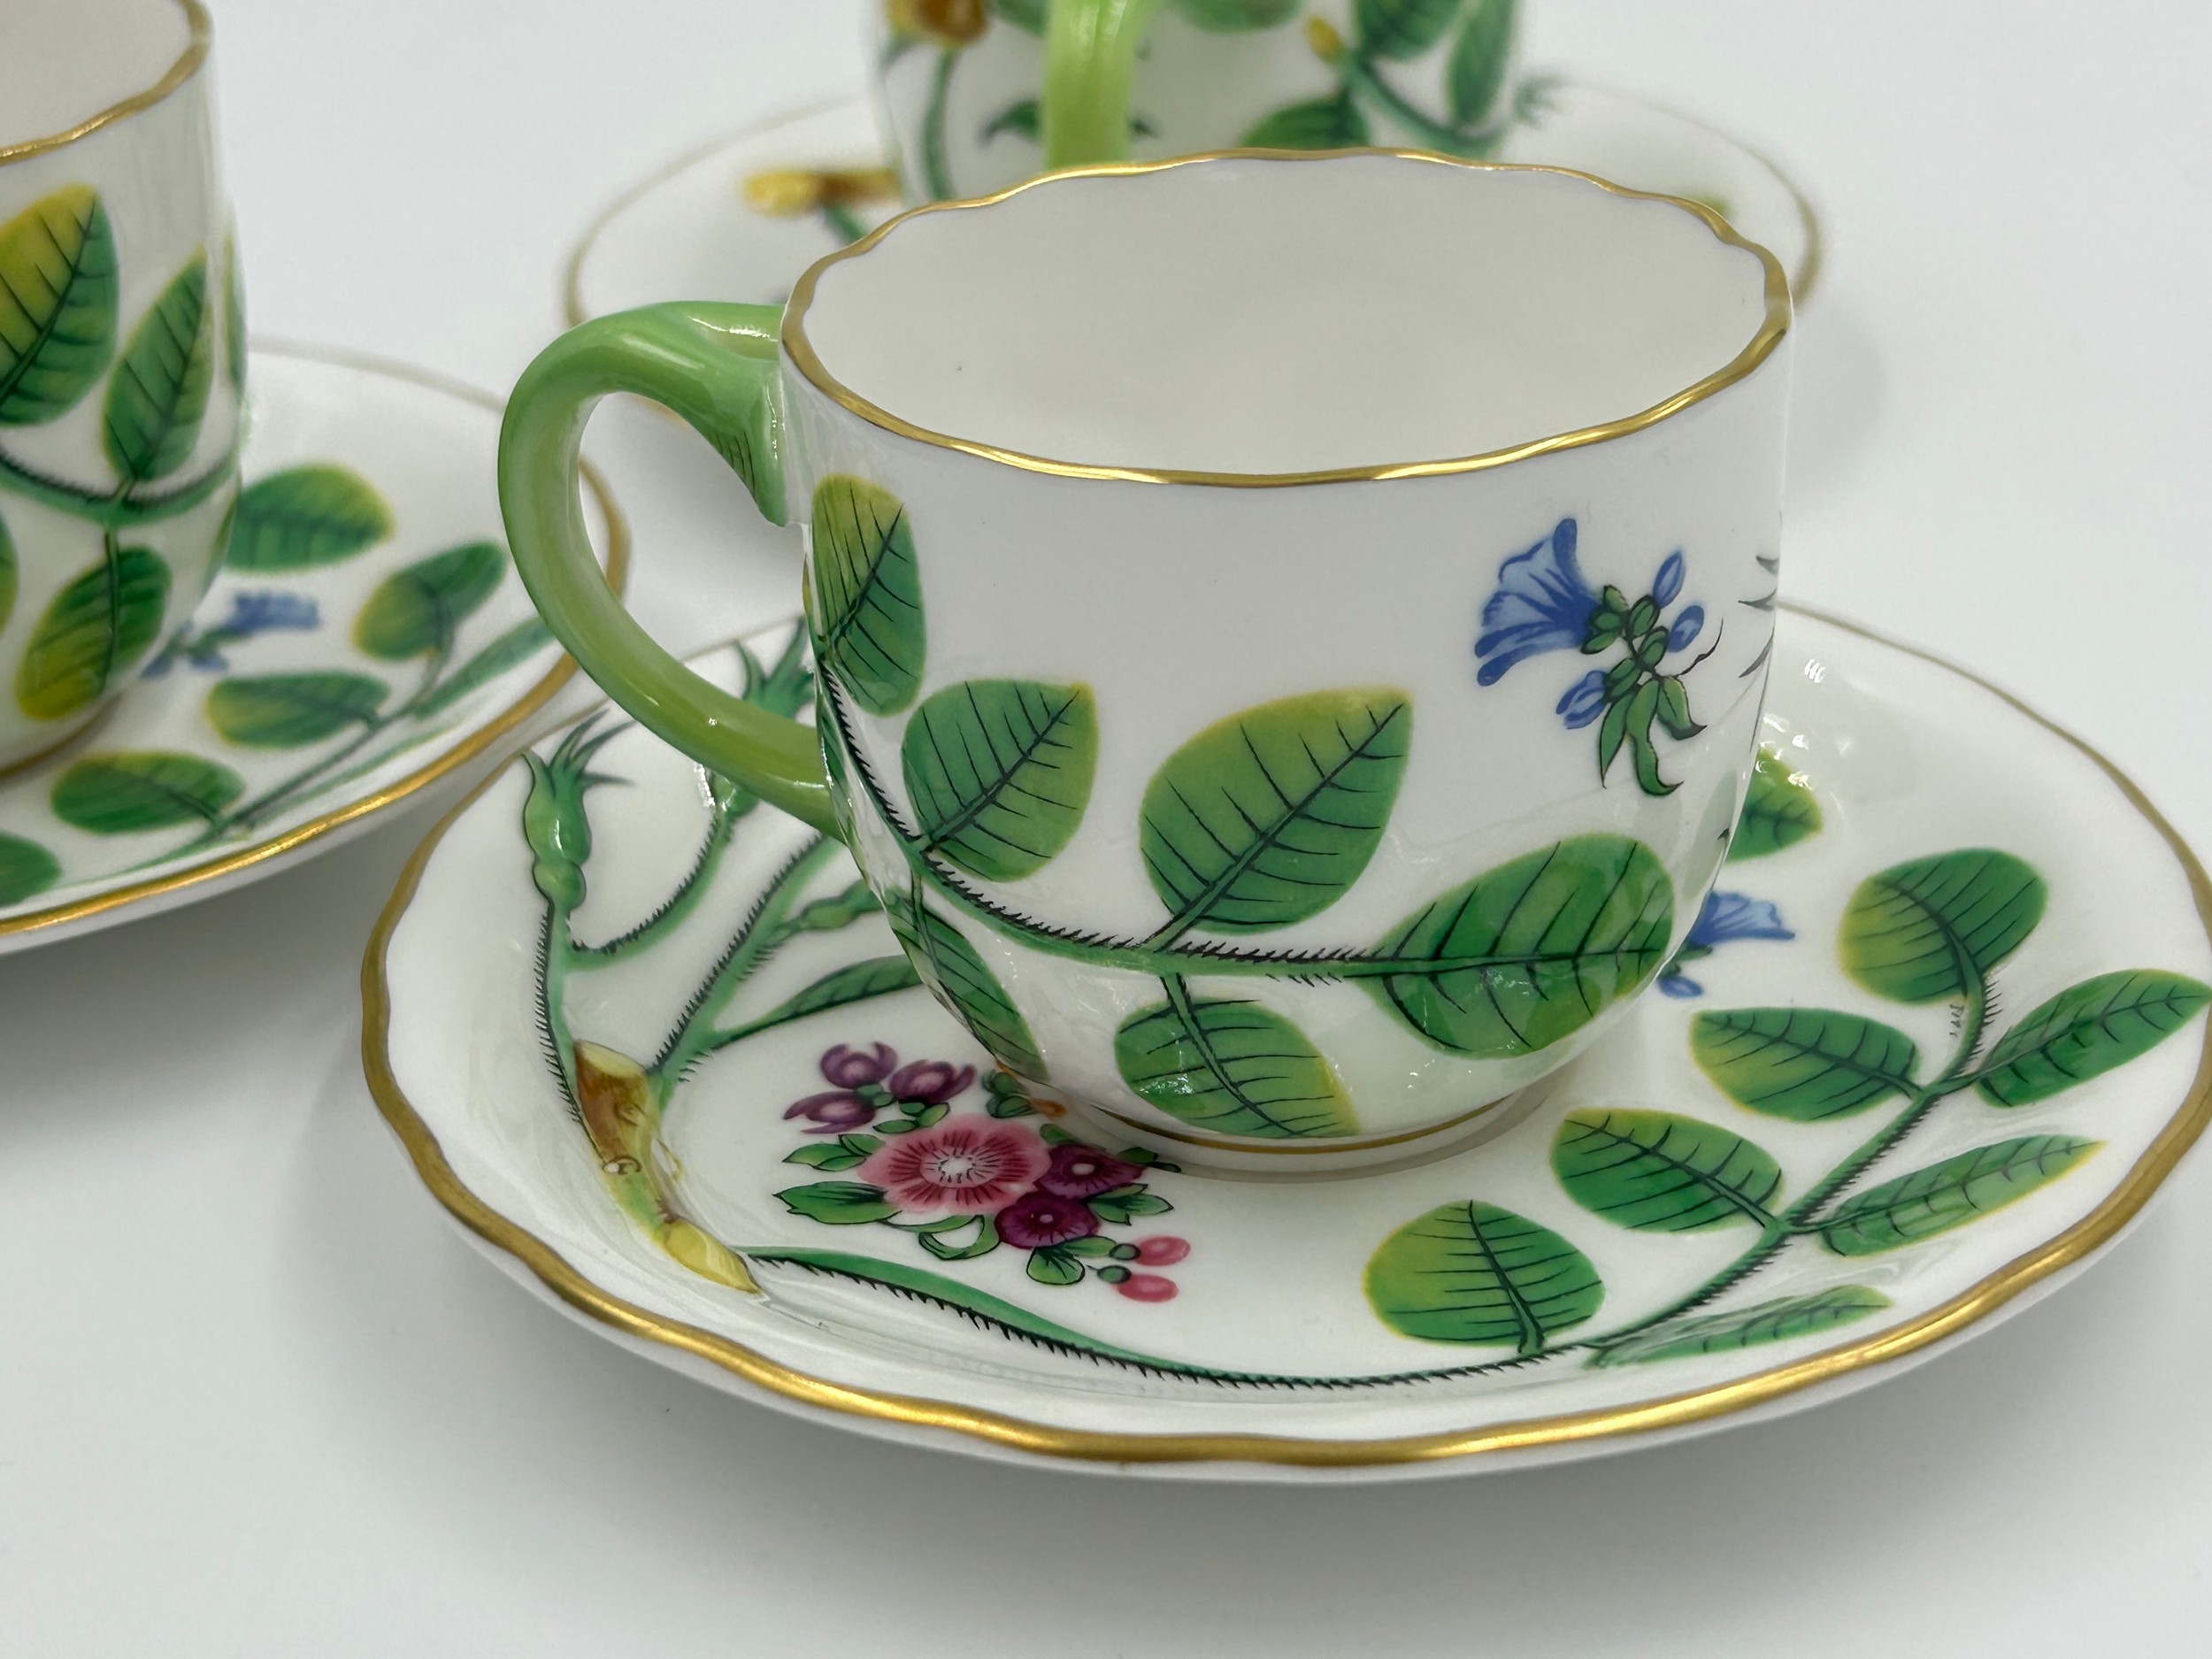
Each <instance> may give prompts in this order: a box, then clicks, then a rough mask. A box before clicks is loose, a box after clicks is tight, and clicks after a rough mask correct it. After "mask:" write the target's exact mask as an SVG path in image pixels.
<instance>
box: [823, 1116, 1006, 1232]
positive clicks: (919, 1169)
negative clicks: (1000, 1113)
mask: <svg viewBox="0 0 2212 1659" xmlns="http://www.w3.org/2000/svg"><path fill="white" fill-rule="evenodd" d="M1045 1164H1046V1158H1045V1146H1044V1142H1043V1141H1040V1140H1039V1139H1038V1138H1037V1132H1036V1131H1035V1130H1034V1129H1033V1128H1031V1127H1030V1126H1029V1125H1027V1124H1025V1123H1021V1122H1013V1123H1002V1122H1001V1121H999V1120H998V1119H996V1118H978V1117H966V1116H963V1117H958V1118H947V1119H946V1120H945V1121H944V1122H942V1123H940V1124H935V1125H932V1126H931V1127H929V1128H927V1129H917V1130H916V1131H914V1133H911V1134H904V1135H899V1136H897V1137H895V1139H893V1140H890V1141H886V1142H885V1143H884V1144H883V1145H882V1146H880V1147H879V1148H877V1149H876V1150H875V1151H873V1152H872V1153H870V1154H869V1155H868V1158H867V1161H866V1162H865V1163H864V1164H861V1166H860V1167H859V1168H858V1169H857V1170H856V1171H853V1177H854V1179H856V1180H862V1181H866V1182H868V1183H869V1184H871V1185H872V1186H875V1187H881V1188H883V1192H884V1196H886V1197H887V1198H888V1199H889V1200H890V1201H891V1202H893V1203H895V1204H896V1205H897V1206H898V1207H899V1208H900V1209H901V1210H911V1211H916V1212H920V1213H927V1212H930V1211H934V1210H960V1211H964V1212H967V1213H971V1214H972V1213H973V1212H974V1211H976V1210H996V1209H997V1208H999V1206H1000V1205H1002V1204H1003V1203H1005V1202H1007V1201H1008V1200H1009V1199H1011V1198H1014V1197H1017V1196H1018V1195H1019V1194H1022V1193H1023V1192H1025V1191H1026V1190H1028V1188H1029V1187H1030V1185H1031V1183H1033V1181H1035V1180H1036V1179H1037V1178H1038V1177H1039V1176H1040V1175H1042V1174H1043V1173H1044V1172H1045Z"/></svg>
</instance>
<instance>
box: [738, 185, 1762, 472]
mask: <svg viewBox="0 0 2212 1659" xmlns="http://www.w3.org/2000/svg"><path fill="white" fill-rule="evenodd" d="M1357 157H1391V158H1393V159H1395V160H1399V161H1411V162H1418V163H1420V164H1422V165H1425V166H1432V167H1452V168H1458V169H1462V170H1463V171H1465V172H1469V173H1551V174H1553V175H1555V176H1556V177H1559V178H1563V179H1575V180H1580V181H1581V182H1583V183H1585V184H1590V185H1595V186H1596V187H1597V188H1599V189H1601V190H1603V191H1604V192H1605V193H1606V194H1607V195H1609V196H1621V197H1623V198H1624V199H1626V200H1630V201H1639V202H1659V203H1663V204H1666V205H1667V206H1669V207H1672V208H1675V209H1677V210H1678V211H1681V212H1684V213H1687V214H1689V215H1690V216H1691V217H1692V218H1694V219H1696V220H1698V222H1699V223H1701V224H1702V225H1703V226H1704V227H1706V229H1707V230H1709V231H1710V232H1711V233H1712V234H1713V236H1714V238H1715V239H1716V240H1717V241H1718V242H1722V243H1724V245H1726V246H1728V247H1731V248H1735V249H1739V250H1741V251H1743V252H1745V253H1748V254H1750V255H1752V256H1753V257H1755V258H1756V259H1757V260H1758V261H1759V265H1760V269H1761V271H1762V273H1763V279H1764V280H1763V287H1764V290H1765V294H1764V298H1765V314H1764V316H1763V318H1762V319H1760V323H1759V326H1758V327H1757V328H1756V329H1755V330H1754V331H1753V333H1752V335H1751V338H1750V339H1749V341H1747V342H1746V343H1745V344H1744V346H1743V347H1742V349H1740V350H1739V351H1738V352H1737V353H1736V355H1735V356H1734V357H1731V358H1730V359H1729V360H1728V362H1727V363H1725V364H1724V365H1722V366H1721V367H1720V368H1718V369H1716V370H1714V371H1713V372H1712V373H1709V374H1707V375H1704V376H1701V378H1700V379H1698V380H1694V381H1693V382H1692V383H1691V384H1690V385H1688V386H1686V387H1684V388H1682V389H1681V390H1679V391H1678V392H1675V393H1673V394H1672V395H1671V396H1667V397H1664V398H1663V399H1661V400H1660V401H1659V402H1658V403H1654V404H1652V405H1651V406H1650V407H1649V408H1647V409H1642V410H1639V411H1636V412H1635V413H1633V414H1630V415H1624V416H1622V417H1620V418H1619V419H1615V420H1607V421H1601V422H1599V423H1598V424H1596V425H1595V426H1582V427H1578V428H1577V429H1576V430H1574V431H1572V432H1562V433H1554V434H1550V435H1549V436H1547V437H1542V438H1532V439H1530V440H1529V441H1528V442H1524V443H1517V444H1513V445H1511V446H1509V447H1508V448H1506V449H1488V450H1485V451H1484V452H1483V453H1481V454H1479V455H1466V456H1457V457H1448V458H1446V459H1442V460H1432V461H1399V462H1386V463H1383V464H1381V465H1363V466H1335V467H1322V468H1317V469H1315V470H1312V471H1308V472H1211V471H1207V470H1204V469H1201V468H1182V467H1144V466H1109V465H1094V464H1091V463H1087V462H1080V461H1063V460H1056V459H1053V458H1051V457H1046V456H1041V455H1031V454H1028V453H1026V452H1025V451H1023V450H1019V449H1003V448H1002V447H1000V446H999V445H997V444H992V443H983V442H978V441H977V440H975V439H972V438H959V437H955V436H953V435H952V434H949V433H943V432H938V431H934V430H933V429H932V428H930V427H927V426H918V425H916V424H915V423H914V422H912V421H910V420H908V419H905V418H904V417H903V416H900V415H895V414H893V413H892V412H891V411H889V410H887V409H885V408H884V407H883V406H882V405H881V404H879V403H873V402H872V401H871V400H869V399H868V398H865V397H863V396H861V395H860V394H859V393H857V392H856V391H854V390H853V389H852V388H850V387H849V386H847V385H846V384H845V383H844V382H843V381H842V380H839V379H838V378H837V376H836V375H834V374H833V373H830V370H829V368H828V366H827V365H826V364H824V363H823V361H822V359H821V357H819V355H818V354H817V353H816V351H815V349H814V344H813V342H811V341H810V340H809V339H808V338H807V336H806V314H807V310H808V308H809V307H810V305H812V304H813V303H814V291H815V288H816V287H817V285H818V283H819V281H820V280H821V277H822V273H824V272H826V271H827V270H829V269H830V268H831V267H832V266H833V265H842V264H844V263H845V262H846V261H848V260H852V259H859V258H863V257H866V255H867V254H869V253H870V252H871V251H872V250H874V249H875V247H876V246H877V245H878V244H879V243H880V242H882V241H883V240H884V239H885V238H886V237H887V236H890V235H892V234H895V232H896V231H897V230H898V228H899V227H901V226H902V225H904V224H906V223H907V222H909V221H910V220H912V219H919V218H921V217H922V216H923V215H925V214H929V213H966V212H973V211H976V210H977V209H979V208H988V207H995V206H996V205H997V204H1000V203H1002V202H1006V201H1010V200H1011V199H1012V198H1013V197H1015V196H1020V195H1023V194H1024V193H1025V192H1027V191H1030V190H1048V189H1052V188H1056V187H1058V186H1061V185H1064V184H1067V183H1069V182H1071V181H1074V180H1085V179H1129V178H1140V177H1142V176H1143V175H1145V174H1147V173H1172V172H1175V171H1177V170H1179V169H1180V168H1184V167H1202V166H1206V165H1210V164H1212V163H1214V162H1219V161H1269V162H1285V163H1311V164H1314V165H1327V164H1328V163H1330V162H1335V161H1344V160H1348V159H1352V158H1357ZM1790 321H1791V318H1790V280H1789V274H1788V273H1786V271H1784V270H1783V269H1782V262H1781V261H1780V260H1779V259H1777V258H1776V257H1774V255H1773V254H1772V253H1771V252H1770V251H1769V250H1767V249H1765V248H1763V247H1762V246H1761V245H1760V244H1759V243H1757V242H1753V241H1751V240H1749V239H1748V238H1747V237H1745V236H1742V235H1740V234H1737V232H1736V231H1735V229H1734V228H1733V227H1732V226H1731V225H1730V224H1729V223H1728V221H1727V220H1726V219H1723V218H1722V217H1721V216H1720V215H1719V214H1718V213H1716V212H1715V211H1713V210H1712V209H1711V208H1709V207H1707V206H1706V205H1705V204H1703V203H1701V202H1691V201H1686V200H1685V199H1684V198H1683V197H1681V196H1669V195H1667V194H1665V193H1664V192H1663V191H1659V190H1632V189H1630V188H1628V187H1627V186H1626V185H1624V184H1615V183H1614V182H1613V181H1612V180H1609V179H1601V178H1600V177H1598V175H1597V174H1596V173H1584V172H1581V171H1580V170H1579V169H1577V168H1574V167H1555V166H1546V165H1537V164H1533V163H1514V162H1502V161H1467V160H1464V159H1462V158H1461V157H1456V156H1443V155H1439V154H1437V153H1436V152H1435V151H1433V150H1393V149H1386V148H1382V147H1379V146H1369V147H1361V148H1355V149H1348V150H1253V149H1232V150H1201V151H1197V152H1195V153H1194V154H1191V155H1187V156H1176V157H1171V158H1170V159H1168V160H1165V161H1115V162H1106V163H1102V164H1101V165H1096V166H1089V167H1069V168H1064V169H1063V170H1062V171H1060V172H1058V173H1042V174H1040V175H1039V176H1038V177H1036V178H1033V179H1025V180H1023V181H1022V182H1021V183H1019V184H1017V185H1013V186H1010V188H1006V189H1003V190H998V191H995V192H993V193H992V194H991V195H989V196H974V197H972V198H969V199H968V200H965V201H959V202H931V203H927V204H924V205H922V206H920V207H911V208H909V209H907V211H905V212H903V213H900V214H897V215H895V217H893V218H891V219H886V220H884V222H883V223H882V224H880V225H879V226H877V227H875V229H873V230H872V231H870V232H869V233H868V234H866V235H865V236H863V237H862V238H861V239H860V240H859V241H858V242H854V243H852V244H851V245H850V246H849V247H846V248H841V249H839V250H837V251H836V252H835V253H831V254H825V255H824V256H823V257H821V258H819V259H817V260H816V261H815V262H814V263H813V264H812V265H809V266H808V267H807V268H806V271H805V273H803V275H802V276H801V277H800V278H799V280H798V282H797V284H796V286H795V287H794V288H792V290H791V298H790V300H789V301H788V302H787V303H786V304H785V306H784V308H783V328H782V334H781V337H782V343H783V349H784V353H785V355H786V356H787V357H788V358H789V359H790V361H791V364H792V366H793V367H795V368H796V369H797V370H798V372H799V373H800V374H801V375H802V376H803V377H804V379H805V380H807V382H808V383H809V384H810V385H811V386H812V387H813V388H814V389H815V390H817V391H818V392H820V393H821V394H822V395H823V396H825V397H827V398H828V399H829V400H830V401H831V402H833V403H836V404H838V405H839V406H840V407H841V408H842V409H843V410H844V411H846V412H847V413H848V414H850V415H854V416H856V417H858V418H859V419H862V420H864V421H866V422H867V423H868V424H869V425H871V426H875V427H878V428H879V429H880V430H882V431H885V432H888V433H891V434H894V435H895V436H897V437H902V438H908V439H911V440H913V441H915V442H919V443H927V444H932V445H934V446H935V447H936V448H938V449H955V450H957V451H959V452H960V453H961V454H963V455H971V456H973V457H976V458H977V459H979V460H984V461H995V462H998V463H999V464H1001V465H1005V466H1014V467H1019V468H1021V469H1022V470H1023V471H1025V472H1044V473H1048V474H1050V475H1051V476H1053V477H1055V478H1082V479H1094V480H1112V481H1117V482H1120V483H1129V484H1194V485H1202V486H1206V487H1210V488H1227V489H1277V488H1291V487H1295V486H1300V485H1307V484H1353V483H1375V482H1380V481H1384V480H1392V479H1405V478H1437V477H1442V476H1445V475H1448V474H1453V473H1459V472H1485V471H1487V470H1488V469H1489V468H1491V467H1496V466H1508V465H1511V464H1513V463H1514V462H1516V461H1526V460H1532V459H1533V458H1535V457H1538V456H1541V455H1553V454H1556V453H1558V452H1559V451H1560V450H1563V449H1582V448H1584V447H1586V446H1587V445H1590V444H1594V443H1606V442H1611V441H1612V440H1613V439H1616V438H1626V437H1631V436H1632V435H1634V434H1637V433H1639V432H1642V431H1643V430H1645V429H1646V428H1647V427H1649V426H1657V425H1658V424H1659V423H1660V422H1662V421H1663V420H1667V419H1671V418H1672V417H1673V416H1676V415H1678V414H1680V413H1681V412H1682V411H1685V410H1686V409H1691V408H1694V406H1696V405H1697V404H1699V403H1703V402H1704V401H1705V400H1706V399H1707V398H1709V397H1712V396H1717V394H1719V393H1721V392H1724V391H1726V390H1727V389H1728V388H1730V387H1732V386H1734V385H1735V384H1737V383H1738V382H1739V381H1741V380H1747V379H1749V378H1750V377H1751V376H1752V375H1753V374H1755V373H1757V372H1758V369H1759V367H1760V365H1762V364H1763V363H1765V362H1766V360H1767V359H1768V358H1769V357H1771V356H1772V355H1773V353H1774V349H1775V348H1776V347H1777V346H1778V345H1780V344H1781V343H1782V339H1783V336H1785V335H1786V334H1788V333H1789V330H1790Z"/></svg>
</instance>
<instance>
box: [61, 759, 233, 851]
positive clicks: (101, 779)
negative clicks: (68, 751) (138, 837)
mask: <svg viewBox="0 0 2212 1659" xmlns="http://www.w3.org/2000/svg"><path fill="white" fill-rule="evenodd" d="M245 792H246V780H244V779H243V778H241V777H240V776H239V775H238V774H237V773H236V772H233V771H232V770H231V769H230V768H229V767H227V766H224V765H219V764H217V763H216V762H214V761H211V760H204V759H202V758H201V757H199V756H197V755H180V754H173V753H169V752H166V751H163V750H159V749H150V750H140V751H136V752H125V753H116V754H109V755H88V756H86V757H84V759H82V760H81V761H79V762H77V764H75V765H73V766H72V767H70V769H69V770H68V771H67V772H64V773H62V775H61V777H60V778H59V779H58V780H56V781H55V784H54V790H53V795H52V796H51V797H50V798H51V801H52V804H53V808H54V816H55V817H57V818H59V819H61V821H62V822H63V823H65V824H68V825H72V826H74V827H76V828H78V829H81V830H87V831H89V832H90V833H93V834H95V835H124V834H129V833H134V832H135V831H139V830H155V829H170V828H173V827H174V826H177V825H179V824H190V823H194V822H200V823H208V824H212V823H214V822H215V821H216V820H217V819H218V818H220V817H221V816H222V812H223V810H224V809H225V808H226V807H227V806H229V805H230V804H231V803H233V802H234V801H236V800H237V799H238V797H239V796H240V795H243V794H245Z"/></svg>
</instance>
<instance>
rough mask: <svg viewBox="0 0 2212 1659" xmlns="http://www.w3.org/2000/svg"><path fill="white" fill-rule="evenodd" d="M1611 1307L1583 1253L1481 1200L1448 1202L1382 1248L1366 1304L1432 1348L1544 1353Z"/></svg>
mask: <svg viewBox="0 0 2212 1659" xmlns="http://www.w3.org/2000/svg"><path fill="white" fill-rule="evenodd" d="M1604 1300H1605V1286H1604V1284H1603V1282H1602V1281H1601V1280H1600V1279H1599V1278H1598V1272H1597V1269H1595V1268H1594V1267H1593V1266H1591V1265H1590V1260H1589V1258H1588V1257H1587V1256H1584V1255H1583V1254H1582V1252H1581V1251H1579V1250H1578V1249H1576V1248H1575V1247H1574V1246H1573V1245H1571V1244H1570V1243H1568V1242H1567V1240H1564V1239H1563V1238H1561V1237H1560V1236H1559V1234H1557V1233H1554V1232H1553V1231H1552V1230H1551V1229H1550V1228H1549V1227H1546V1226H1542V1225H1539V1224H1538V1223H1536V1222H1533V1221H1531V1220H1529V1219H1528V1217H1525V1216H1517V1215H1515V1214H1514V1213H1513V1212H1512V1211H1511V1210H1501V1209H1499V1208H1498V1207H1497V1206H1496V1205H1495V1204H1486V1203H1483V1202H1479V1201H1478V1200H1469V1201H1467V1202H1462V1203H1451V1204H1440V1205H1438V1206H1437V1208H1435V1209H1434V1210H1430V1211H1429V1212H1428V1214H1426V1215H1425V1216H1423V1217H1420V1218H1419V1219H1418V1220H1417V1221H1411V1222H1409V1223H1407V1224H1406V1225H1404V1226H1402V1227H1401V1228H1399V1229H1398V1230H1397V1232H1395V1233H1392V1234H1391V1235H1390V1236H1389V1237H1388V1238H1387V1239H1385V1240H1383V1242H1382V1248H1380V1249H1379V1250H1377V1251H1376V1252H1375V1254H1374V1256H1373V1258H1372V1259H1371V1261H1369V1263H1367V1302H1368V1305H1369V1306H1370V1307H1371V1308H1373V1309H1374V1310H1375V1317H1377V1318H1379V1319H1380V1320H1381V1321H1382V1322H1383V1323H1384V1324H1385V1325H1388V1326H1389V1327H1390V1328H1391V1329H1392V1330H1394V1331H1396V1332H1398V1333H1401V1334H1402V1335H1405V1336H1412V1337H1419V1338H1420V1339H1421V1340H1424V1341H1427V1342H1470V1343H1481V1344H1489V1343H1499V1344H1510V1345H1511V1346H1512V1347H1513V1348H1516V1349H1517V1350H1518V1351H1519V1352H1520V1353H1523V1354H1536V1353H1540V1352H1541V1351H1542V1350H1543V1347H1544V1343H1545V1340H1547V1339H1548V1338H1549V1337H1550V1336H1551V1335H1553V1334H1554V1333H1556V1332H1560V1331H1564V1330H1569V1329H1571V1328H1572V1327H1573V1326H1575V1325H1580V1324H1581V1323H1582V1322H1583V1321H1584V1320H1586V1319H1587V1318H1589V1317H1590V1316H1591V1315H1593V1314H1594V1313H1595V1312H1596V1311H1597V1310H1598V1304H1599V1303H1600V1302H1603V1301H1604Z"/></svg>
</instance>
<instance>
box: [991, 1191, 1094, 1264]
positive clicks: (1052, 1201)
mask: <svg viewBox="0 0 2212 1659" xmlns="http://www.w3.org/2000/svg"><path fill="white" fill-rule="evenodd" d="M993 1219H994V1221H995V1223H996V1225H997V1227H998V1236H999V1237H1000V1238H1002V1239H1003V1240H1006V1242H1007V1243H1009V1244H1010V1245H1013V1246H1015V1247H1016V1248H1019V1249H1024V1250H1036V1249H1041V1248H1044V1247H1045V1246H1046V1245H1048V1244H1066V1243H1068V1242H1069V1241H1070V1240H1074V1239H1087V1238H1089V1237H1090V1236H1091V1234H1093V1233H1096V1232H1097V1231H1098V1217H1096V1216H1094V1215H1093V1214H1092V1213H1091V1207H1090V1206H1089V1205H1088V1204H1087V1203H1085V1202H1082V1201H1081V1200H1080V1199H1076V1198H1062V1197H1060V1196H1059V1195H1058V1194H1054V1193H1043V1192H1038V1193H1028V1194H1024V1195H1023V1196H1021V1197H1019V1198H1017V1199H1016V1200H1015V1201H1014V1202H1012V1203H1010V1204H1009V1205H1007V1206H1006V1208H1005V1209H1003V1210H1000V1211H999V1212H998V1214H997V1215H996V1216H995V1217H993Z"/></svg>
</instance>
